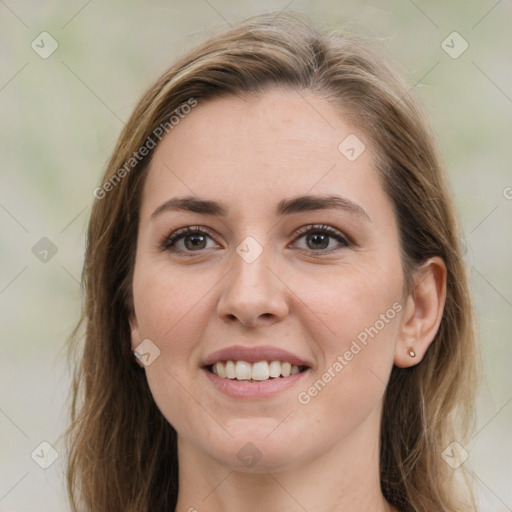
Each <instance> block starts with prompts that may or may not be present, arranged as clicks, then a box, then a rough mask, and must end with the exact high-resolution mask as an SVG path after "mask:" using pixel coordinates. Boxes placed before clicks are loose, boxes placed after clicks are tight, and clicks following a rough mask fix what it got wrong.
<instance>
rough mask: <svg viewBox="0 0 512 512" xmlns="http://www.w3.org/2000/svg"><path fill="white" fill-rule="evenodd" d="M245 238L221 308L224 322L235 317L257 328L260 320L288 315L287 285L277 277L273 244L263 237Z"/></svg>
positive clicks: (234, 260)
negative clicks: (256, 323)
mask: <svg viewBox="0 0 512 512" xmlns="http://www.w3.org/2000/svg"><path fill="white" fill-rule="evenodd" d="M260 240H262V242H261V243H260V242H259V241H258V240H256V238H254V237H252V236H248V237H246V238H245V239H244V240H243V241H242V242H241V243H240V244H239V245H238V246H237V247H236V250H235V251H233V253H232V256H231V261H230V266H231V268H232V270H231V272H229V274H228V276H227V280H226V281H225V287H224V289H223V291H222V295H221V297H220V300H219V304H218V314H219V316H220V317H222V318H224V319H233V317H236V318H237V319H238V320H239V321H241V322H242V323H244V324H247V325H249V324H254V323H255V322H256V321H257V320H258V319H259V318H260V317H261V318H263V317H268V316H272V317H275V318H278V317H282V316H283V315H285V314H286V313H287V311H288V303H287V297H286V293H285V290H284V288H285V287H284V285H283V284H282V283H281V281H280V280H279V279H278V278H277V277H276V275H275V273H276V271H275V269H272V267H273V266H275V258H274V257H273V254H272V247H271V243H270V241H269V240H268V238H267V239H266V241H263V237H260Z"/></svg>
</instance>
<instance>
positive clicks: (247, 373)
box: [235, 361, 252, 380]
mask: <svg viewBox="0 0 512 512" xmlns="http://www.w3.org/2000/svg"><path fill="white" fill-rule="evenodd" d="M235 371H236V380H251V377H252V371H251V364H250V363H247V362H245V361H237V362H236V368H235Z"/></svg>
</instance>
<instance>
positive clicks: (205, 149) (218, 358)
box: [130, 90, 404, 471]
mask: <svg viewBox="0 0 512 512" xmlns="http://www.w3.org/2000/svg"><path fill="white" fill-rule="evenodd" d="M363 144H364V146H363ZM371 151H372V148H371V145H370V141H369V140H368V139H367V138H366V136H365V134H364V133H361V132H360V131H358V130H356V129H354V128H353V127H352V126H350V125H349V124H347V123H346V122H345V121H344V120H343V118H342V117H341V116H340V115H339V113H337V112H336V111H335V110H334V108H333V107H332V106H331V105H330V104H329V103H327V102H326V101H325V100H324V99H321V98H320V97H318V96H315V95H312V94H308V95H305V96H304V97H301V96H299V95H298V94H296V93H293V92H289V91H282V90H272V91H268V92H265V93H262V94H260V95H259V96H258V97H256V98H253V99H251V100H247V99H245V100H244V99H241V98H235V97H226V98H222V99H214V100H211V101H204V102H201V101H199V103H198V106H197V107H195V108H194V109H193V110H192V112H191V113H190V114H188V115H187V116H186V117H185V118H184V119H182V120H181V122H180V123H179V125H177V126H175V127H174V128H173V130H172V131H171V132H170V133H169V134H168V135H167V136H166V137H164V138H163V140H162V142H161V143H160V145H159V146H158V147H157V148H156V150H155V153H154V155H153V158H152V162H151V165H150V169H149V174H148V176H147V181H146V183H145V186H144V190H143V195H142V203H141V210H140V223H139V232H138V242H137V253H136V263H135V272H134V279H133V294H134V303H135V315H134V316H133V317H132V318H131V319H130V321H131V326H132V348H133V349H137V347H138V346H139V345H140V343H141V342H142V341H143V340H150V341H145V342H144V344H143V345H142V346H141V347H140V348H139V349H138V352H140V353H141V354H145V355H143V356H142V360H143V361H144V363H145V364H146V366H145V371H146V375H147V379H148V383H149V386H150V388H151V392H152V394H153V396H154V399H155V401H156V403H157V405H158V407H159V409H160V410H161V412H162V413H163V415H164V416H165V417H166V418H167V420H168V421H169V422H170V423H171V424H172V425H173V426H174V428H175V429H176V431H177V432H178V437H179V446H180V450H182V452H180V456H181V453H185V451H186V452H187V453H189V454H192V453H194V454H195V456H198V457H200V458H202V459H203V461H204V462H205V463H207V462H208V461H209V462H215V461H216V462H217V463H218V462H220V463H224V464H226V465H228V466H229V467H234V468H239V469H246V470H252V471H257V470H261V471H268V470H272V469H274V470H275V469H278V468H281V469H283V468H287V467H292V466H293V465H294V464H298V463H299V462H307V461H311V460H313V459H314V458H316V457H320V456H321V455H322V454H325V453H327V452H329V451H333V450H334V452H336V451H338V453H339V452H340V451H343V450H346V449H347V446H348V445H349V444H350V443H352V442H353V441H354V440H357V439H359V440H362V439H369V438H371V439H377V438H378V431H379V420H380V415H381V405H382V399H383V393H384V391H385V388H386V384H387V381H388V378H389V374H390V372H391V369H392V366H393V360H394V357H395V349H396V345H397V340H398V337H399V333H400V326H401V323H402V319H403V311H402V306H403V300H404V298H403V294H402V291H403V286H404V280H403V279H404V277H403V273H402V264H401V259H400V250H399V236H398V229H397V225H396V221H395V218H394V215H393V211H392V205H391V203H390V201H389V199H388V197H387V196H386V195H385V193H384V191H383V189H382V187H381V184H380V181H379V176H378V173H377V170H376V168H375V159H374V155H372V152H371ZM328 197H329V198H331V200H330V201H326V198H328ZM184 198H188V201H183V199H184ZM299 198H300V199H299ZM308 198H309V199H308ZM203 201H204V202H207V203H204V204H203V203H202V202H203ZM212 203H215V205H213V204H212ZM188 227H193V228H194V229H196V230H197V231H196V232H192V233H187V232H184V228H188ZM178 230H180V231H181V233H177V231H178ZM174 235H178V236H176V238H174V239H173V238H172V237H173V236H174ZM158 351H159V352H158ZM227 361H233V363H230V362H229V363H228V362H227ZM272 361H277V362H274V363H272ZM217 362H219V363H220V364H218V365H215V368H214V367H213V366H212V365H213V364H214V363H217ZM244 362H245V363H244ZM252 363H257V364H252ZM269 363H270V364H269ZM283 363H284V364H283ZM288 363H290V364H291V365H296V366H298V367H299V368H298V369H299V370H302V371H300V372H299V373H295V372H296V371H297V368H294V367H293V366H290V364H288ZM290 371H292V373H293V374H292V375H290V376H286V375H288V373H289V372H290ZM213 372H216V373H217V374H218V375H216V374H215V373H213ZM226 372H227V374H228V375H227V377H224V375H225V374H226ZM270 374H271V375H274V377H271V378H270V377H269V375H270ZM282 374H284V376H282ZM276 375H281V376H279V377H277V376H276ZM233 377H235V378H233ZM260 379H261V380H260ZM373 448H375V447H374V446H373V447H372V449H373Z"/></svg>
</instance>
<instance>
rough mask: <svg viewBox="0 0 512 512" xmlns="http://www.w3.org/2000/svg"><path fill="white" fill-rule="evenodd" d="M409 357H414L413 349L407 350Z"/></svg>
mask: <svg viewBox="0 0 512 512" xmlns="http://www.w3.org/2000/svg"><path fill="white" fill-rule="evenodd" d="M409 355H410V356H411V357H416V352H414V349H413V348H410V349H409Z"/></svg>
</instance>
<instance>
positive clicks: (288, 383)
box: [202, 368, 309, 399]
mask: <svg viewBox="0 0 512 512" xmlns="http://www.w3.org/2000/svg"><path fill="white" fill-rule="evenodd" d="M202 370H203V372H204V373H205V374H206V377H207V378H208V379H209V380H210V382H211V383H212V384H213V385H214V386H215V387H216V388H217V389H218V390H219V391H220V392H221V393H224V394H225V395H227V396H230V397H232V398H241V399H255V398H268V397H271V396H274V395H277V394H278V393H280V392H282V391H285V390H286V389H289V388H291V387H292V386H293V385H295V384H297V383H298V382H299V381H301V380H302V379H303V378H304V376H305V374H307V373H308V372H309V369H307V370H304V371H303V372H300V373H296V374H295V375H290V376H289V377H279V378H276V379H268V380H260V381H253V380H242V381H239V380H236V379H227V378H222V377H219V376H218V375H215V374H214V373H212V372H210V371H208V370H207V369H206V368H203V369H202Z"/></svg>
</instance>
